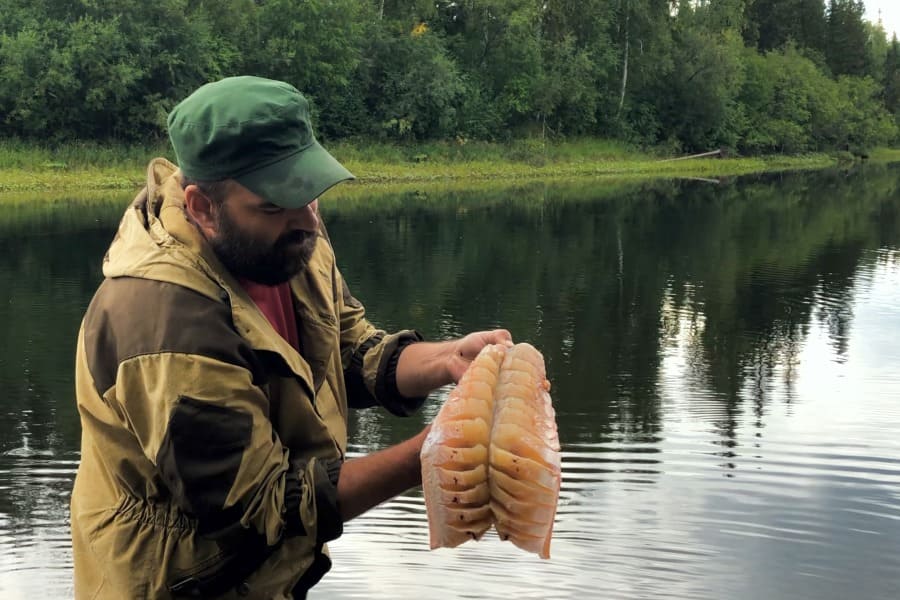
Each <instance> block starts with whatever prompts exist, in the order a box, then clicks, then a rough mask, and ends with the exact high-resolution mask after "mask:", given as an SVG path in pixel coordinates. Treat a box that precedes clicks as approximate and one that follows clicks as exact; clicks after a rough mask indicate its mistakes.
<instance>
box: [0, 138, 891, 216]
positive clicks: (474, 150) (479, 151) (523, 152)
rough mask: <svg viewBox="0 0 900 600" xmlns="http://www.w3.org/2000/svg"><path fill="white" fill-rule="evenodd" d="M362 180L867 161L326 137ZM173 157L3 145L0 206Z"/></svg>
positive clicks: (85, 147)
mask: <svg viewBox="0 0 900 600" xmlns="http://www.w3.org/2000/svg"><path fill="white" fill-rule="evenodd" d="M326 147H327V148H328V149H329V151H330V152H331V153H332V154H334V155H335V156H336V157H337V158H338V159H339V160H340V161H341V162H343V163H344V164H345V165H346V166H347V167H348V168H349V169H350V171H351V172H353V173H354V174H355V175H356V176H357V180H356V181H353V182H350V183H349V185H348V184H344V185H343V186H339V187H338V188H336V190H335V191H334V192H332V195H333V196H335V197H340V196H342V195H344V194H343V193H341V192H340V191H339V190H341V189H342V188H343V189H345V190H346V192H347V193H349V194H351V195H355V194H354V191H356V192H358V191H360V190H359V188H360V187H362V188H370V187H373V188H378V189H383V188H384V187H385V186H405V185H421V184H430V183H461V184H471V185H473V186H474V185H478V184H482V183H483V184H490V183H501V182H502V183H504V184H505V183H510V184H515V183H523V182H527V181H540V180H560V179H567V180H568V179H590V178H599V179H604V180H609V179H617V180H621V179H628V180H650V179H672V178H698V179H716V178H720V177H733V176H739V175H750V174H762V173H771V172H784V171H800V170H817V169H826V168H831V167H838V166H841V165H851V164H854V163H858V162H861V161H862V160H863V159H861V158H859V157H857V156H853V155H851V154H850V153H847V152H830V153H826V152H822V153H811V154H802V155H781V154H776V155H766V156H753V157H740V156H727V155H726V156H725V157H712V158H710V157H705V158H692V159H685V160H672V159H675V158H684V157H678V156H671V155H665V154H663V153H661V152H656V151H652V150H651V151H641V150H638V149H634V148H631V147H628V146H626V145H624V144H622V143H620V142H616V141H610V140H598V139H584V140H574V141H565V142H547V141H543V140H541V139H524V140H518V141H515V142H510V143H505V144H495V143H484V142H464V141H456V142H451V143H431V144H417V145H409V146H406V145H394V144H385V143H380V142H372V143H368V142H359V141H357V142H338V143H334V144H326ZM158 156H163V157H166V158H168V159H170V160H173V159H174V156H172V152H171V150H170V149H169V148H168V147H166V146H165V145H162V144H160V145H159V146H155V147H154V146H150V147H139V146H116V145H101V144H98V143H95V142H85V143H72V144H68V145H64V146H61V147H56V148H53V149H50V148H46V147H40V146H37V145H34V144H26V143H15V142H12V143H10V142H0V204H2V203H4V200H7V201H9V200H12V199H13V198H15V197H21V196H22V194H21V193H26V194H25V195H27V196H28V197H30V198H32V199H33V200H36V201H40V200H41V198H42V196H41V193H42V192H55V193H50V194H48V195H47V200H48V201H50V200H52V198H53V197H58V196H59V194H58V193H57V192H67V193H68V194H69V197H71V193H73V192H88V191H91V192H96V191H102V190H110V191H112V190H123V191H125V190H138V189H140V187H141V186H142V185H143V184H144V172H145V169H146V165H147V163H148V162H149V160H150V159H152V158H154V157H158ZM866 161H867V162H876V163H890V162H900V149H889V148H881V149H877V150H874V151H872V152H871V153H869V155H868V157H867V159H866Z"/></svg>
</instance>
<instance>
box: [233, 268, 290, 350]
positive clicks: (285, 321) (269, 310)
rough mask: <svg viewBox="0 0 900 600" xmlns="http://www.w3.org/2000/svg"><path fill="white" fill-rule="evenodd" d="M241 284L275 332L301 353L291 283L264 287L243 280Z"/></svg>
mask: <svg viewBox="0 0 900 600" xmlns="http://www.w3.org/2000/svg"><path fill="white" fill-rule="evenodd" d="M240 282H241V285H242V286H243V287H244V289H245V290H247V294H249V295H250V297H251V298H252V299H253V302H255V303H256V306H258V307H259V310H261V311H262V313H263V314H264V315H266V319H268V320H269V323H271V324H272V327H274V328H275V331H277V332H278V333H279V334H281V337H283V338H284V339H286V340H287V341H288V343H289V344H290V345H291V346H293V348H294V350H296V351H298V352H299V351H300V340H299V339H298V337H297V318H296V316H294V300H293V299H292V298H291V285H290V283H288V282H285V283H281V284H279V285H263V284H261V283H256V282H255V281H249V280H246V279H241V280H240Z"/></svg>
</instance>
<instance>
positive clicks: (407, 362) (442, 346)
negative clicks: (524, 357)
mask: <svg viewBox="0 0 900 600" xmlns="http://www.w3.org/2000/svg"><path fill="white" fill-rule="evenodd" d="M512 343H513V341H512V336H511V335H510V334H509V332H508V331H507V330H505V329H492V330H490V331H477V332H475V333H470V334H469V335H467V336H465V337H461V338H458V339H455V340H450V341H447V342H418V343H415V344H410V345H409V346H407V347H406V348H404V349H403V352H402V353H401V354H400V360H399V361H398V363H397V389H398V390H400V393H401V394H403V395H404V396H406V397H407V398H417V397H422V396H426V395H428V394H429V393H430V392H431V391H432V390H435V389H437V388H439V387H441V386H443V385H447V384H448V383H456V382H458V381H459V378H460V377H462V375H463V373H465V372H466V369H468V368H469V365H470V364H471V363H472V361H473V360H474V359H475V357H476V356H478V353H479V352H481V349H482V348H484V347H485V346H487V345H488V344H504V345H508V346H511V345H512Z"/></svg>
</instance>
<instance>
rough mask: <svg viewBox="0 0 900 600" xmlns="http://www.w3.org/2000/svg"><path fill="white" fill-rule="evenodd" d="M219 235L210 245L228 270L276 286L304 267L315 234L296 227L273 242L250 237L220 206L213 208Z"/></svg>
mask: <svg viewBox="0 0 900 600" xmlns="http://www.w3.org/2000/svg"><path fill="white" fill-rule="evenodd" d="M216 228H217V230H218V234H217V235H216V237H214V238H211V239H210V240H209V244H210V246H212V249H213V251H214V252H215V253H216V256H217V257H218V259H219V260H220V261H221V262H222V264H223V265H224V266H225V268H226V269H228V271H229V272H230V273H231V274H232V275H234V276H235V277H237V278H239V279H248V280H250V281H255V282H256V283H261V284H263V285H278V284H280V283H284V282H285V281H288V280H289V279H291V278H292V277H293V276H294V275H296V274H297V273H299V272H300V271H302V270H303V269H304V267H306V264H307V263H308V262H309V259H310V257H311V256H312V253H313V250H314V249H315V247H316V238H317V237H318V234H317V233H311V232H308V231H302V230H296V231H292V232H290V233H286V234H285V235H283V236H281V237H279V238H278V239H277V240H275V243H274V244H268V243H267V242H265V241H263V240H261V239H258V238H255V237H253V236H252V235H251V234H249V233H247V232H245V231H243V230H242V229H241V228H240V227H239V226H238V225H237V223H235V222H234V220H232V219H231V218H230V217H229V216H228V214H227V213H226V211H225V207H224V206H222V207H220V209H219V210H218V211H216Z"/></svg>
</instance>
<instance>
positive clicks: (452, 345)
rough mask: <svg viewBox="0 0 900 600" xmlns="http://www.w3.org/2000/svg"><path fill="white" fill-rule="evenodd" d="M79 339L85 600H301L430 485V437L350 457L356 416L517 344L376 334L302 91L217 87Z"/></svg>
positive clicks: (75, 495) (412, 403)
mask: <svg viewBox="0 0 900 600" xmlns="http://www.w3.org/2000/svg"><path fill="white" fill-rule="evenodd" d="M168 131H169V137H170V140H171V142H172V145H173V147H174V149H175V154H176V156H177V160H178V166H177V167H176V166H175V165H174V164H172V163H170V162H168V161H167V160H165V159H161V158H160V159H155V160H153V161H152V162H151V163H150V165H149V167H148V169H147V186H146V187H145V188H144V189H143V190H142V191H141V192H140V194H139V195H138V196H137V198H136V199H135V201H134V202H133V203H132V204H131V206H130V207H129V208H128V209H127V211H126V212H125V215H124V217H123V218H122V221H121V223H120V225H119V230H118V233H117V234H116V236H115V239H114V240H113V242H112V244H111V246H110V248H109V251H108V252H107V254H106V257H105V258H104V261H103V274H104V276H105V279H104V281H103V282H102V284H101V285H100V287H99V289H98V290H97V293H96V295H95V296H94V298H93V300H92V301H91V304H90V306H89V307H88V309H87V312H86V314H85V317H84V320H83V322H82V326H81V330H80V332H79V337H78V346H77V356H76V395H77V403H78V410H79V412H80V415H81V423H82V442H81V452H82V454H81V464H80V466H79V469H78V475H77V477H76V481H75V486H74V489H73V492H72V500H71V524H72V543H73V553H74V563H75V595H76V597H78V598H115V599H117V600H119V599H122V598H177V597H183V596H184V597H224V598H227V597H253V598H303V597H305V595H306V592H307V591H308V590H309V589H310V588H311V587H312V586H313V585H314V584H315V583H316V582H317V581H318V580H319V579H320V578H321V577H322V575H324V573H325V572H326V571H327V570H328V569H329V568H330V565H331V561H330V560H329V558H328V555H327V549H326V546H325V544H326V542H328V541H330V540H333V539H335V538H337V537H338V536H340V535H341V533H342V530H343V523H344V522H345V521H347V520H349V519H352V518H353V517H355V516H357V515H359V514H361V513H363V512H365V511H366V510H368V509H370V508H372V507H373V506H375V505H377V504H379V503H381V502H383V501H385V500H387V499H389V498H392V497H394V496H396V495H397V494H399V493H402V492H403V491H405V490H407V489H409V488H411V487H414V486H416V485H418V484H420V483H421V481H420V463H419V452H420V449H421V445H422V442H423V440H424V436H425V434H426V433H427V427H426V428H425V430H423V431H422V432H421V433H419V434H418V435H416V436H415V437H413V438H411V439H409V440H407V441H405V442H402V443H400V444H397V445H395V446H392V447H389V448H386V449H384V450H382V451H380V452H376V453H374V454H370V455H367V456H364V457H360V458H355V459H352V460H347V458H346V451H347V414H348V409H350V408H368V407H373V406H376V405H378V406H381V407H383V408H384V409H386V410H388V411H390V412H391V413H393V414H395V415H400V416H407V415H410V414H412V413H413V412H415V411H416V410H417V409H418V408H419V407H420V406H421V405H422V403H423V401H424V398H425V396H427V394H428V393H429V392H430V391H431V390H434V389H436V388H438V387H440V386H442V385H445V384H448V383H451V382H453V381H458V379H459V377H460V376H461V375H462V373H463V372H464V371H465V369H466V367H467V365H468V363H469V362H470V361H471V360H472V359H473V358H474V357H475V355H476V354H477V353H478V352H479V351H480V350H481V348H482V347H484V346H485V345H486V344H490V343H511V339H510V335H509V333H508V332H507V331H505V330H493V331H484V332H476V333H472V334H469V335H467V336H465V337H463V338H460V339H457V340H450V341H445V342H425V341H422V337H421V336H420V335H419V334H418V333H417V332H415V331H413V330H407V331H400V332H395V333H387V332H385V331H382V330H380V329H378V328H376V327H375V326H374V325H372V324H371V323H370V322H369V321H368V320H367V319H366V318H365V310H364V308H363V306H362V304H361V303H360V302H359V301H357V300H356V299H355V298H354V297H353V296H352V295H351V293H350V291H349V288H348V286H347V284H346V282H345V281H344V279H343V277H342V275H341V272H340V271H339V269H338V267H337V264H336V261H335V256H334V252H333V250H332V247H331V243H330V241H329V239H328V236H327V234H326V231H325V228H324V227H323V225H322V221H321V218H320V216H319V212H318V202H319V197H320V195H322V194H323V193H324V192H325V191H326V190H328V189H329V188H331V187H332V186H334V185H335V184H337V183H339V182H341V181H345V180H348V179H352V178H353V175H351V174H350V172H349V171H347V170H346V169H345V168H344V167H343V166H342V165H341V164H340V163H339V162H338V161H337V160H335V159H334V158H333V157H332V156H331V155H330V154H329V153H328V152H327V151H326V150H325V149H324V148H323V147H322V146H321V145H319V143H318V142H317V141H316V139H315V137H314V135H313V130H312V124H311V122H310V118H309V107H308V103H307V101H306V99H305V98H304V97H303V95H302V94H301V93H300V92H299V91H298V90H296V89H295V88H294V87H292V86H290V85H289V84H287V83H283V82H278V81H272V80H268V79H262V78H258V77H234V78H228V79H224V80H222V81H218V82H215V83H211V84H207V85H205V86H203V87H201V88H199V89H198V90H197V91H195V92H194V93H193V94H191V95H190V96H189V97H188V98H186V99H185V100H183V101H182V102H181V103H180V104H179V105H178V106H176V107H175V109H174V110H173V111H172V112H171V114H170V115H169V118H168Z"/></svg>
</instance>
